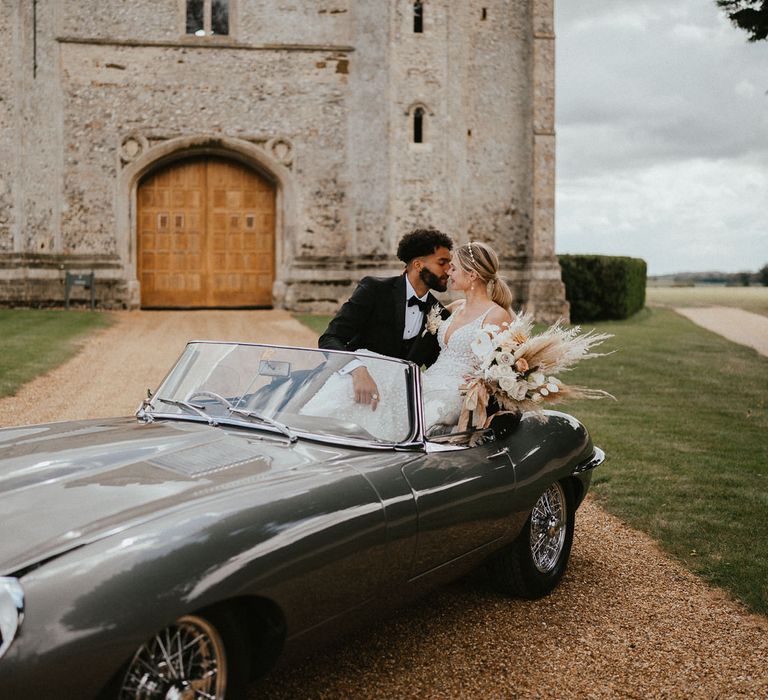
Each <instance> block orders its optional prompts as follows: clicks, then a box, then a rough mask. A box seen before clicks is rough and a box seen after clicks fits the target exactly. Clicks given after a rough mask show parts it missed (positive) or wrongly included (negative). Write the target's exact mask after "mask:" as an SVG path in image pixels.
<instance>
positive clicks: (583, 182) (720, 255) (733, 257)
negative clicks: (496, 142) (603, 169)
mask: <svg viewBox="0 0 768 700" xmlns="http://www.w3.org/2000/svg"><path fill="white" fill-rule="evenodd" d="M767 192H768V171H766V169H765V168H764V167H762V166H761V165H758V164H754V163H749V162H739V161H737V162H730V161H710V160H704V159H698V160H690V161H679V162H676V163H662V164H657V165H654V166H650V167H648V168H645V169H642V170H640V171H638V172H635V173H632V174H629V173H626V174H619V175H614V176H613V177H611V178H604V177H602V176H600V175H596V176H595V175H591V176H584V177H581V178H574V179H572V180H570V181H568V182H567V183H564V184H563V185H562V186H561V187H560V188H559V189H558V193H557V200H556V212H557V224H556V229H557V243H558V251H559V252H562V253H602V254H607V255H631V256H633V257H640V258H643V259H644V260H646V262H647V263H648V266H649V273H650V274H667V273H671V272H676V271H683V270H712V269H720V270H723V271H728V272H737V271H740V270H754V269H757V268H759V267H760V266H761V265H762V264H764V263H765V262H768V231H767V230H766V228H767V227H766V224H765V223H764V221H765V219H764V209H765V201H766V199H765V195H766V193H767Z"/></svg>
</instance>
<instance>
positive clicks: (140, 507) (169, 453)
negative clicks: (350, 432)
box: [0, 418, 344, 575]
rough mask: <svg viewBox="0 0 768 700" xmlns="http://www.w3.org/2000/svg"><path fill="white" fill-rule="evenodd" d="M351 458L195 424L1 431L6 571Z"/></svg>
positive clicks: (1, 547) (0, 505)
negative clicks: (198, 504) (252, 487)
mask: <svg viewBox="0 0 768 700" xmlns="http://www.w3.org/2000/svg"><path fill="white" fill-rule="evenodd" d="M343 452H344V451H343V450H339V448H338V447H334V448H331V447H324V446H322V445H316V444H313V443H307V442H299V443H296V444H294V445H288V444H286V441H284V440H283V439H282V438H281V437H280V436H275V437H274V439H273V438H272V437H271V435H269V434H267V433H264V432H262V431H248V430H238V429H226V428H221V427H211V426H208V425H206V424H200V423H194V422H188V421H158V422H155V423H148V424H146V423H138V422H137V421H136V420H135V419H132V418H121V419H113V420H107V421H78V422H72V423H53V424H49V425H39V426H26V427H20V428H8V429H5V430H0V525H1V526H2V533H3V536H2V537H0V575H3V574H8V573H12V572H15V571H19V570H21V569H24V568H26V567H28V566H31V565H33V564H36V563H38V562H40V561H43V560H47V559H50V558H51V557H55V556H57V555H59V554H62V553H64V552H66V551H69V550H71V549H74V548H76V547H79V546H81V545H83V544H85V543H87V542H92V541H94V540H97V539H100V538H102V537H104V536H107V535H110V534H113V533H116V532H120V531H121V530H124V529H126V528H128V527H130V526H131V525H133V524H136V523H137V522H146V521H148V520H151V519H153V518H156V517H158V516H160V515H162V514H164V513H165V512H167V511H168V510H172V509H179V508H184V507H186V506H188V505H189V504H190V502H193V501H195V500H199V499H203V498H208V499H209V498H211V497H216V496H220V495H221V494H222V493H223V492H224V493H225V492H226V491H228V490H230V489H236V488H243V487H244V486H246V485H247V484H250V483H253V482H254V481H264V480H283V481H287V482H290V481H292V480H297V479H300V478H302V475H303V474H306V472H307V470H311V471H313V472H316V471H317V470H318V469H331V468H335V469H339V468H340V467H339V465H336V466H335V467H332V465H331V463H332V462H338V461H339V460H340V459H341V457H342V454H343ZM299 468H301V469H299ZM286 488H291V487H290V485H288V486H287V487H286Z"/></svg>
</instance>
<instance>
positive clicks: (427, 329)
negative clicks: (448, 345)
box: [421, 304, 443, 338]
mask: <svg viewBox="0 0 768 700" xmlns="http://www.w3.org/2000/svg"><path fill="white" fill-rule="evenodd" d="M442 320H443V318H442V316H440V305H439V304H433V305H432V308H431V309H430V310H429V311H428V312H427V318H426V320H425V321H424V330H423V331H422V333H421V337H422V338H423V337H424V336H425V335H426V334H427V333H431V334H432V335H434V334H435V333H437V329H438V327H439V326H440V322H441V321H442Z"/></svg>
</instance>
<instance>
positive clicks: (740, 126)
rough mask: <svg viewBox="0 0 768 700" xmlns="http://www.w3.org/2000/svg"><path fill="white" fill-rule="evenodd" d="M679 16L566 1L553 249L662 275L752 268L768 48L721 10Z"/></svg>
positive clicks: (560, 21) (760, 238)
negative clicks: (629, 263) (642, 264)
mask: <svg viewBox="0 0 768 700" xmlns="http://www.w3.org/2000/svg"><path fill="white" fill-rule="evenodd" d="M670 5H672V3H668V2H666V0H645V1H642V0H638V1H637V2H630V1H629V0H627V1H625V0H612V2H611V3H605V2H602V1H601V0H581V1H580V2H578V3H564V2H563V3H557V6H556V7H557V18H556V19H557V24H556V29H557V36H558V64H557V123H556V126H557V138H558V158H557V195H558V215H557V247H558V250H560V251H562V252H587V251H590V252H604V253H610V254H631V255H638V256H640V257H644V258H645V259H646V260H648V262H649V264H650V266H651V270H652V271H654V272H662V271H664V272H670V271H675V270H682V269H688V270H691V269H713V268H717V267H721V268H722V269H728V270H730V271H735V270H739V269H751V268H754V269H756V268H757V267H759V266H760V265H761V264H762V262H760V260H762V259H764V261H765V262H768V250H766V247H765V246H766V239H767V238H768V234H767V233H766V231H765V228H764V227H761V226H760V224H759V222H760V220H761V217H762V216H763V213H762V211H761V209H762V205H763V203H764V202H765V201H767V200H768V179H766V175H765V173H766V172H768V95H767V94H766V90H768V73H766V72H765V54H766V50H767V49H768V44H766V43H765V42H763V43H762V44H748V43H747V42H746V35H744V34H743V33H742V32H739V31H738V30H737V29H735V28H734V27H732V26H731V24H730V23H729V22H728V21H727V19H726V18H725V16H724V15H723V14H722V12H720V11H719V10H718V9H717V8H716V6H715V5H714V3H706V4H702V3H701V2H700V0H678V1H677V2H676V3H674V7H670ZM619 212H620V215H619ZM735 241H739V244H740V245H741V246H742V248H743V250H742V251H739V250H738V249H735V248H734V245H733V243H734V242H735ZM692 243H695V244H694V245H692ZM750 249H751V251H752V252H750ZM662 250H663V251H664V252H663V253H660V252H659V251H662ZM755 255H758V257H757V258H755ZM760 256H762V258H761V257H760ZM758 262H759V264H758ZM726 266H727V267H726Z"/></svg>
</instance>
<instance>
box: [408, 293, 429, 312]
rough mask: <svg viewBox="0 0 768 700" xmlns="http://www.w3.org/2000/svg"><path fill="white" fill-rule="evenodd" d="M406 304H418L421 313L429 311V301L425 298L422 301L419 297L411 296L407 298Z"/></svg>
mask: <svg viewBox="0 0 768 700" xmlns="http://www.w3.org/2000/svg"><path fill="white" fill-rule="evenodd" d="M408 306H418V307H419V308H420V309H421V311H422V312H423V313H427V311H429V302H428V301H427V300H426V299H425V300H424V301H422V300H421V299H419V297H411V298H410V299H409V300H408Z"/></svg>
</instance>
